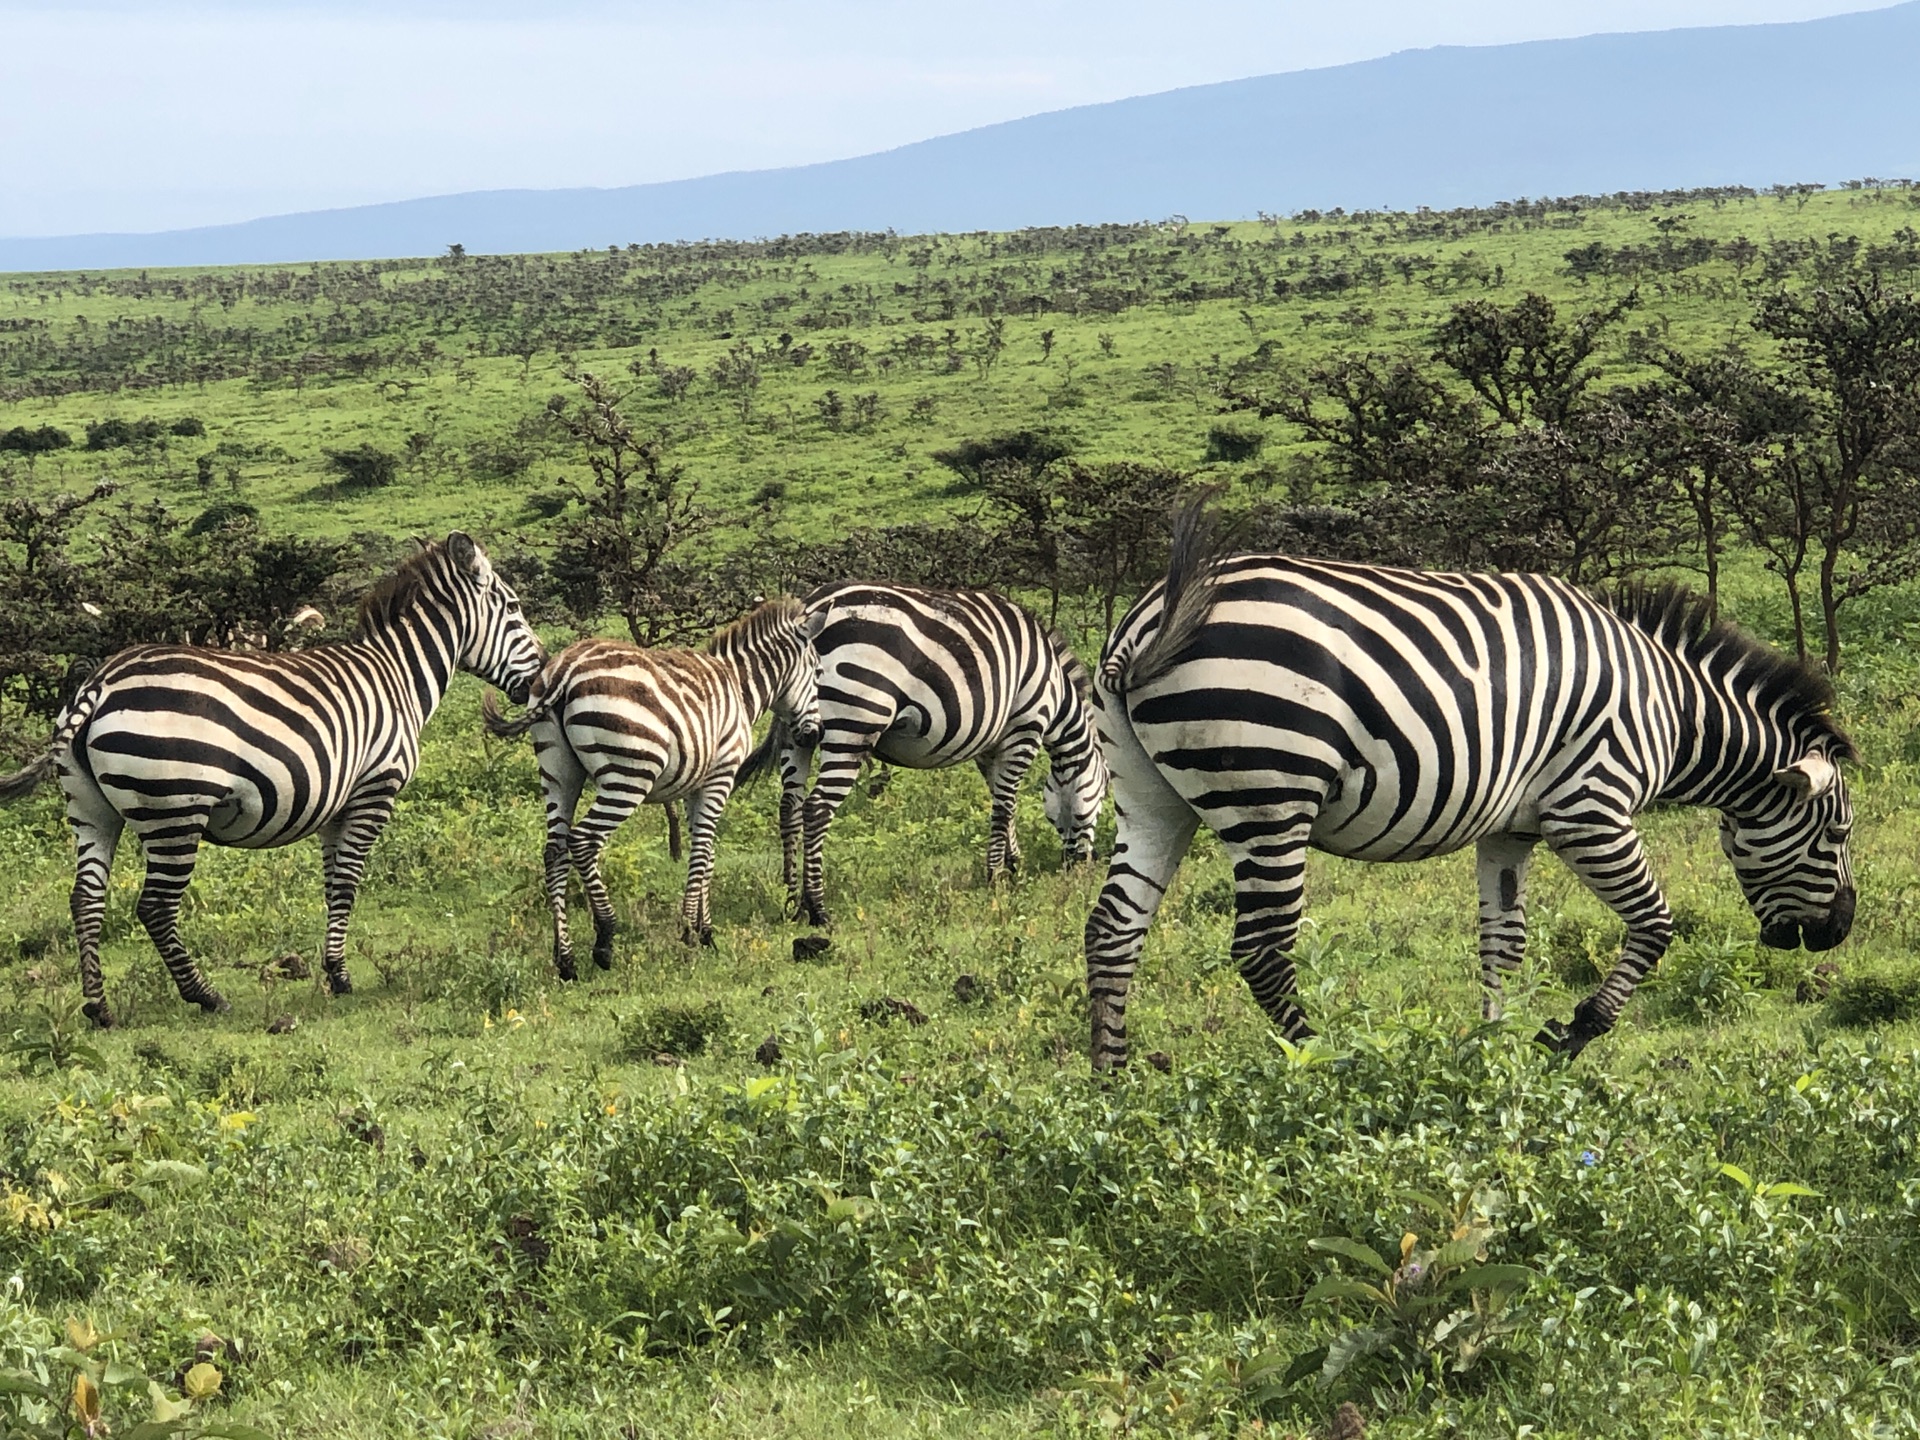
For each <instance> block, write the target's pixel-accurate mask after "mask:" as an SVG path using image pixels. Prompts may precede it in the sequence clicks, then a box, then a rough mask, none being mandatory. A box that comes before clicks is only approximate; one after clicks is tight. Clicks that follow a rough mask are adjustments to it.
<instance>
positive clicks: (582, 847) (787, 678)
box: [482, 596, 824, 980]
mask: <svg viewBox="0 0 1920 1440" xmlns="http://www.w3.org/2000/svg"><path fill="white" fill-rule="evenodd" d="M823 619H824V616H821V615H809V614H808V613H807V612H806V611H805V610H803V609H802V607H801V604H800V602H799V601H798V600H794V599H792V598H790V597H785V596H783V597H781V598H780V599H777V600H770V601H768V602H767V603H766V604H764V605H762V606H760V607H759V608H758V609H756V610H754V611H753V612H752V613H751V614H750V615H748V616H746V617H745V618H744V619H741V620H736V621H735V622H734V623H733V624H731V625H729V626H727V627H726V629H724V630H722V631H720V632H719V633H718V634H716V635H715V636H714V637H713V639H712V640H711V641H709V642H708V644H707V648H706V650H705V651H696V650H643V649H641V648H639V647H638V646H634V645H628V644H624V643H622V642H621V641H618V640H600V639H588V640H579V641H576V642H575V643H573V644H572V645H569V646H568V647H567V648H566V649H565V650H563V651H561V652H560V654H558V655H556V656H554V657H553V659H552V660H551V661H549V662H548V664H547V667H546V669H545V670H544V671H542V672H541V674H540V677H539V678H538V679H537V680H536V681H534V684H533V697H532V699H531V701H530V702H529V707H528V709H527V711H526V713H525V714H523V715H521V716H520V717H519V718H518V719H514V720H507V719H504V718H503V717H502V716H501V714H500V710H499V706H498V704H497V703H496V702H495V700H494V698H493V697H492V696H491V695H489V696H487V697H486V699H485V700H484V701H483V702H482V708H483V713H484V717H485V720H486V724H487V728H488V729H489V730H490V731H492V733H493V734H495V735H499V736H503V737H505V736H514V735H524V734H526V733H527V732H528V731H532V733H533V749H534V755H535V758H536V759H537V760H538V762H539V765H540V785H541V789H542V790H543V791H544V793H545V796H546V809H547V844H546V854H545V865H546V878H547V900H548V903H549V904H550V905H551V906H552V907H553V964H554V968H555V969H556V970H558V971H559V972H560V976H561V978H562V979H564V980H571V979H573V978H574V976H575V973H576V972H575V969H574V963H573V943H572V940H571V939H570V938H569V936H568V933H567V877H568V870H569V867H570V866H571V868H573V869H577V870H578V871H579V872H580V880H581V883H582V884H583V885H584V886H585V888H586V892H587V903H588V904H589V905H590V906H591V907H592V909H593V932H594V938H593V962H594V964H596V965H598V966H599V967H600V968H601V969H602V970H605V969H608V968H609V967H610V966H611V965H612V964H613V936H614V928H615V926H614V917H613V901H612V899H611V898H610V897H609V896H608V894H607V886H606V881H605V880H603V879H602V878H601V875H600V852H601V851H602V850H603V849H605V848H606V844H607V841H608V839H609V838H610V837H611V836H612V834H613V832H614V831H615V830H616V829H618V828H619V827H620V824H621V822H623V821H624V820H625V819H626V818H627V817H628V816H629V815H631V814H633V812H634V811H635V810H636V809H637V808H639V807H640V806H641V805H643V804H653V805H662V804H668V803H671V802H672V801H675V800H681V799H684V800H685V801H686V802H687V823H688V828H689V830H690V831H691V835H692V843H691V846H690V853H689V856H688V861H687V888H686V894H685V896H684V898H683V899H682V901H681V906H680V918H681V923H682V925H683V927H684V929H685V933H686V936H687V938H688V939H690V940H697V941H699V942H700V943H701V944H708V945H710V944H712V943H713V913H712V905H711V892H712V882H713V841H714V831H715V829H716V828H717V827H718V826H719V823H720V812H721V810H722V809H723V808H724V807H725V805H726V803H727V797H728V796H729V795H731V794H732V793H733V788H734V785H735V783H736V781H738V780H739V779H741V778H742V776H743V771H745V768H746V767H748V766H749V765H751V766H752V769H753V771H764V770H767V769H770V768H771V767H772V765H773V758H774V752H773V748H772V740H771V737H770V738H769V741H768V742H767V743H766V744H763V745H762V746H761V747H760V748H759V749H758V750H757V751H754V752H753V753H752V754H750V753H749V750H750V747H751V746H752V743H753V723H754V721H756V720H758V719H759V718H760V716H761V715H762V714H764V713H765V712H766V711H767V710H768V709H769V708H771V709H772V710H773V712H774V714H775V716H776V717H777V718H778V719H779V720H780V721H781V722H783V723H784V725H785V726H786V727H789V728H790V729H791V730H792V731H793V732H794V733H797V734H800V735H803V736H806V737H808V738H813V737H815V736H817V735H818V733H819V719H818V713H819V712H818V702H817V699H816V694H815V684H816V682H817V679H818V674H819V668H820V660H819V657H818V656H817V655H816V654H815V653H814V649H813V644H812V641H813V637H814V635H815V634H816V633H817V632H818V630H819V629H820V626H821V623H822V621H823ZM746 773H749V774H750V773H751V772H746ZM589 780H591V781H592V782H593V786H594V798H593V803H592V805H590V806H589V807H588V808H587V813H586V814H585V815H584V816H582V817H581V819H580V820H579V821H578V822H577V823H576V822H575V820H574V811H575V809H576V808H577V807H578V806H579V803H580V793H581V791H582V790H583V789H584V788H585V786H586V783H587V781H589Z"/></svg>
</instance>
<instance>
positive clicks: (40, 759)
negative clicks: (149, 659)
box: [0, 682, 100, 804]
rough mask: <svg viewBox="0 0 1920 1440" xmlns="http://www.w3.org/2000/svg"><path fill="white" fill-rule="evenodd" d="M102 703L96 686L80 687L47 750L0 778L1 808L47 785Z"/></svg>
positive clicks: (90, 684) (63, 715)
mask: <svg viewBox="0 0 1920 1440" xmlns="http://www.w3.org/2000/svg"><path fill="white" fill-rule="evenodd" d="M99 703H100V687H99V686H98V685H97V684H94V683H91V682H89V683H88V684H86V685H83V686H81V687H80V692H79V693H78V694H77V695H75V696H74V697H73V699H71V700H69V701H68V702H67V708H66V710H65V711H64V712H63V713H62V714H61V716H60V728H59V729H57V730H55V731H54V732H53V739H51V740H49V741H48V742H47V748H46V749H44V750H42V751H41V752H40V753H39V755H37V756H35V757H34V758H33V759H32V760H30V761H28V762H27V764H26V765H25V766H23V767H22V768H20V769H18V770H16V771H14V772H13V774H11V775H0V804H5V803H7V802H8V801H12V800H19V799H21V798H23V797H24V796H27V795H31V794H32V793H33V792H34V791H36V790H38V789H39V788H40V787H41V785H42V784H44V783H45V782H46V779H47V777H48V776H49V775H51V774H53V772H54V769H55V767H56V766H58V765H59V763H60V757H61V756H63V755H65V754H66V753H67V752H68V751H69V750H71V749H72V748H73V737H74V736H76V735H78V734H79V733H80V727H81V726H83V725H85V724H86V723H87V721H89V720H91V719H92V718H93V712H94V709H95V707H96V706H98V705H99Z"/></svg>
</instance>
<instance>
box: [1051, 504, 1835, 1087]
mask: <svg viewBox="0 0 1920 1440" xmlns="http://www.w3.org/2000/svg"><path fill="white" fill-rule="evenodd" d="M1207 535H1208V525H1207V523H1206V521H1205V519H1204V515H1203V512H1202V511H1201V509H1200V508H1199V507H1198V505H1197V504H1196V505H1195V506H1191V507H1189V508H1188V509H1187V510H1185V511H1184V512H1183V513H1182V514H1181V516H1180V518H1179V521H1178V523H1177V525H1176V531H1175V537H1174V547H1173V555H1172V560H1171V563H1170V565H1169V568H1168V572H1167V576H1166V578H1165V580H1163V581H1161V582H1159V583H1157V584H1156V585H1155V586H1154V587H1153V588H1152V589H1151V590H1149V591H1148V592H1147V593H1146V594H1145V595H1144V596H1142V597H1141V599H1140V600H1139V601H1138V602H1137V603H1136V604H1135V605H1134V607H1133V608H1132V609H1131V610H1130V611H1129V612H1128V614H1127V615H1126V616H1125V618H1124V619H1123V620H1122V621H1121V623H1120V625H1119V627H1118V628H1117V629H1116V630H1115V631H1114V632H1113V634H1112V636H1111V637H1109V639H1108V642H1107V647H1106V652H1105V654H1104V656H1103V658H1102V661H1101V668H1100V675H1099V679H1098V689H1099V691H1100V692H1101V693H1100V695H1099V702H1098V703H1099V706H1100V730H1101V737H1102V741H1103V743H1104V745H1105V747H1106V752H1107V761H1108V764H1109V765H1110V766H1111V767H1112V770H1113V790H1114V804H1115V808H1116V810H1117V812H1118V816H1119V819H1118V826H1119V829H1118V836H1117V839H1116V843H1115V847H1114V852H1113V859H1112V863H1111V865H1110V866H1109V868H1108V872H1107V880H1106V885H1105V887H1104V888H1103V889H1102V891H1101V893H1100V898H1099V901H1098V903H1097V904H1096V905H1095V906H1094V910H1093V913H1092V916H1091V917H1090V918H1089V919H1088V921H1087V930H1086V960H1087V988H1088V995H1089V999H1090V1003H1091V1011H1092V1028H1093V1035H1092V1044H1093V1063H1094V1065H1095V1067H1096V1068H1099V1069H1105V1068H1108V1067H1110V1066H1113V1065H1116V1064H1122V1063H1124V1062H1125V1059H1126V1053H1127V1052H1126V1044H1127V1038H1126V1035H1127V1032H1126V1003H1127V990H1128V986H1129V984H1130V982H1131V980H1132V976H1133V970H1134V965H1135V962H1136V961H1137V959H1138V957H1139V953H1140V945H1141V942H1142V940H1143V939H1144V938H1145V935H1146V931H1147V927H1148V925H1149V924H1150V923H1151V921H1152V919H1153V915H1154V911H1155V909H1156V908H1157V907H1158V906H1159V904H1160V901H1161V898H1162V896H1163V895H1164V894H1165V893H1166V888H1167V885H1168V884H1169V882H1170V881H1171V880H1172V878H1173V874H1174V871H1175V870H1176V869H1177V868H1178V866H1179V864H1180V860H1181V858H1182V856H1184V855H1185V854H1186V851H1187V846H1188V844H1189V842H1190V841H1191V840H1192V838H1193V835H1194V831H1195V830H1196V829H1197V828H1198V826H1199V825H1200V824H1201V823H1202V822H1203V821H1204V822H1205V823H1206V824H1207V825H1208V826H1210V827H1211V828H1212V829H1213V830H1214V832H1215V833H1216V834H1217V835H1218V836H1219V837H1220V840H1221V843H1222V844H1223V845H1224V846H1225V848H1226V851H1227V854H1228V855H1229V857H1230V858H1231V859H1232V862H1233V874H1234V886H1235V894H1236V904H1235V917H1236V918H1235V924H1234V933H1233V951H1232V953H1233V955H1234V957H1235V959H1236V960H1238V962H1239V965H1240V970H1241V973H1242V974H1243V975H1244V976H1245V978H1246V980H1247V983H1248V985H1249V986H1250V987H1251V989H1252V991H1253V994H1254V997H1255V998H1256V999H1257V1000H1258V1001H1259V1003H1260V1005H1261V1007H1262V1008H1263V1009H1265V1010H1266V1012H1267V1014H1268V1015H1269V1016H1270V1017H1272V1019H1273V1021H1274V1022H1275V1023H1276V1024H1277V1025H1278V1026H1279V1027H1280V1029H1281V1031H1282V1032H1283V1033H1284V1034H1286V1035H1287V1036H1288V1037H1290V1038H1299V1037H1301V1036H1305V1035H1308V1034H1311V1033H1312V1032H1311V1031H1310V1030H1309V1029H1308V1027H1307V1023H1306V1020H1305V1017H1304V1016H1302V1014H1301V1012H1300V1009H1299V1007H1298V1005H1297V1004H1296V1003H1295V1000H1294V989H1295V976H1294V966H1293V960H1292V958H1291V955H1290V952H1291V951H1292V949H1293V945H1294V940H1295V937H1296V936H1297V934H1298V932H1299V927H1300V918H1301V901H1302V877H1303V874H1304V871H1305V865H1306V854H1307V851H1308V850H1309V849H1317V850H1322V851H1325V852H1327V853H1330V854H1334V855H1344V856H1351V857H1354V858H1357V859H1365V860H1417V859H1422V858H1424V857H1426V856H1430V855H1443V854H1446V853H1447V852H1449V851H1452V850H1457V849H1460V848H1462V847H1464V846H1467V845H1472V846H1474V847H1476V851H1477V860H1478V864H1477V874H1478V881H1479V891H1480V957H1481V980H1482V983H1483V985H1484V987H1485V989H1484V996H1485V1013H1486V1015H1487V1016H1488V1017H1489V1018H1497V1017H1498V1015H1499V1014H1500V990H1501V977H1502V975H1503V974H1504V973H1506V972H1508V971H1511V970H1512V969H1514V968H1515V967H1517V966H1518V965H1519V964H1520V961H1521V957H1522V953H1523V948H1524V945H1525V942H1526V908H1525V907H1526V879H1527V862H1528V859H1529V857H1530V856H1531V855H1532V854H1533V851H1534V848H1535V846H1536V845H1538V844H1540V843H1542V842H1544V843H1545V844H1546V846H1547V848H1548V849H1549V850H1551V851H1552V852H1553V853H1554V854H1555V855H1557V856H1558V857H1559V858H1560V859H1561V860H1562V861H1563V862H1564V863H1565V864H1566V866H1567V868H1568V869H1570V870H1571V871H1573V873H1574V874H1575V875H1576V876H1578V877H1579V878H1580V880H1581V881H1582V882H1583V883H1584V884H1586V886H1587V887H1588V888H1589V889H1590V890H1592V891H1593V892H1594V894H1595V895H1596V896H1598V897H1599V898H1600V899H1601V900H1602V901H1603V902H1605V903H1606V905H1607V906H1608V907H1609V908H1610V909H1612V910H1613V911H1614V913H1615V914H1617V915H1618V916H1619V917H1620V918H1621V919H1622V920H1623V921H1625V922H1626V927H1627V933H1626V939H1625V943H1624V945H1623V947H1622V949H1621V952H1620V956H1619V959H1618V961H1617V963H1616V964H1615V965H1614V966H1613V967H1612V969H1611V970H1610V971H1609V973H1608V974H1607V975H1606V977H1605V979H1604V980H1603V981H1602V982H1601V984H1600V986H1599V988H1598V989H1597V990H1595V991H1594V993H1593V994H1591V995H1589V996H1588V997H1587V998H1586V999H1584V1000H1582V1001H1581V1002H1580V1003H1579V1005H1578V1006H1576V1007H1575V1009H1574V1013H1573V1018H1572V1020H1571V1021H1570V1022H1567V1023H1562V1022H1559V1021H1550V1022H1549V1023H1548V1025H1547V1027H1546V1029H1545V1030H1543V1031H1542V1032H1541V1035H1540V1039H1541V1040H1542V1041H1543V1042H1545V1043H1547V1044H1549V1045H1551V1046H1553V1047H1554V1048H1556V1049H1559V1050H1561V1051H1564V1052H1565V1053H1567V1054H1576V1053H1578V1052H1579V1050H1580V1049H1581V1048H1582V1047H1583V1046H1585V1045H1586V1044H1587V1043H1588V1042H1589V1041H1591V1040H1593V1039H1594V1038H1595V1037H1597V1036H1599V1035H1602V1034H1604V1033H1606V1031H1607V1030H1609V1029H1611V1028H1612V1026H1613V1024H1614V1022H1615V1020H1616V1019H1617V1018H1618V1016H1619V1014H1620V1010H1621V1007H1622V1006H1623V1005H1624V1004H1625V1002H1626V1000H1627V998H1628V997H1629V996H1630V995H1632V993H1633V990H1634V987H1635V986H1636V985H1637V984H1638V982H1639V981H1640V979H1641V977H1642V976H1644V975H1645V974H1646V972H1647V971H1648V970H1649V969H1651V968H1652V967H1653V966H1654V964H1655V963H1657V962H1658V960H1659V959H1660V956H1661V955H1662V954H1663V953H1664V952H1665V950H1666V948H1667V945H1668V942H1669V940H1670V938H1671V936H1672V933H1673V921H1672V917H1671V915H1670V914H1669V913H1668V910H1667V905H1666V901H1665V900H1664V899H1663V898H1662V896H1661V893H1660V888H1659V886H1658V885H1657V884H1656V883H1655V880H1654V877H1653V873H1652V871H1651V869H1650V868H1649V867H1648V864H1647V857H1646V854H1645V852H1644V850H1643V849H1642V848H1641V843H1640V838H1639V836H1638V834H1637V833H1636V832H1635V830H1634V824H1633V821H1634V816H1635V815H1636V814H1637V813H1638V812H1639V811H1640V810H1642V809H1644V808H1645V807H1646V806H1648V805H1650V804H1653V803H1655V802H1660V803H1667V804H1685V805H1706V806H1711V807H1713V808H1714V809H1717V810H1719V811H1720V813H1721V822H1720V840H1721V845H1722V848H1723V849H1724V850H1725V852H1726V854H1727V857H1728V858H1729V859H1730V860H1731V861H1732V862H1733V867H1734V870H1735V873H1736V874H1737V876H1738V877H1739V881H1740V884H1741V887H1742V889H1743V891H1744V892H1745V895H1746V899H1747V902H1748V904H1749V906H1750V907H1751V908H1752V910H1753V912H1754V914H1755V915H1756V916H1757V917H1758V919H1759V921H1760V926H1761V930H1760V938H1761V940H1762V941H1763V942H1764V943H1765V944H1767V945H1770V946H1776V947H1782V948H1790V947H1792V946H1794V945H1796V944H1800V943H1803V942H1804V943H1805V945H1806V946H1807V948H1808V949H1811V950H1824V949H1827V948H1829V947H1831V946H1834V945H1837V944H1839V943H1840V941H1842V940H1843V939H1845V938H1846V935H1847V931H1848V929H1849V928H1850V927H1851V925H1852V922H1853V911H1854V887H1853V879H1852V871H1851V867H1850V861H1849V854H1848V835H1849V833H1850V831H1851V829H1852V824H1853V810H1852V805H1851V802H1850V801H1849V799H1848V795H1847V785H1846V781H1845V779H1844V777H1843V776H1842V774H1841V772H1840V769H1839V762H1841V761H1844V760H1852V759H1854V758H1855V752H1854V748H1853V745H1852V743H1851V742H1850V741H1849V740H1848V739H1847V737H1846V736H1845V735H1844V734H1843V733H1842V732H1841V731H1840V729H1839V728H1838V726H1837V725H1836V724H1835V722H1834V719H1833V716H1832V713H1831V710H1832V704H1833V693H1832V689H1831V687H1830V686H1829V685H1828V684H1827V682H1826V680H1825V678H1824V677H1823V676H1821V675H1819V674H1817V673H1816V672H1814V671H1812V670H1810V669H1808V668H1806V667H1805V666H1802V665H1800V664H1797V663H1795V662H1793V661H1791V660H1789V659H1787V658H1786V657H1785V656H1782V655H1780V654H1779V653H1778V652H1776V651H1773V650H1771V649H1769V648H1768V647H1766V646H1764V645H1762V644H1760V643H1759V642H1757V641H1755V640H1753V639H1751V638H1749V637H1747V636H1746V635H1744V634H1742V633H1741V632H1739V631H1738V630H1736V629H1734V628H1733V627H1732V626H1730V625H1724V624H1717V623H1714V622H1713V621H1712V620H1711V618H1710V616H1709V613H1708V611H1707V609H1706V607H1705V605H1704V604H1703V603H1702V602H1701V601H1700V600H1698V599H1696V598H1694V597H1693V596H1691V595H1689V594H1688V593H1687V592H1685V591H1684V590H1682V589H1679V588H1678V587H1672V586H1662V587H1654V588H1647V587H1640V586H1626V587H1622V588H1620V589H1618V590H1616V591H1614V592H1612V593H1611V594H1607V595H1595V594H1589V593H1588V592H1586V591H1583V590H1580V589H1578V588H1576V587H1574V586H1572V585H1569V584H1566V583H1564V582H1561V581H1558V580H1553V579H1549V578H1547V577H1544V576H1539V575H1478V574H1474V575H1450V574H1431V573H1425V572H1420V571H1412V570H1396V569H1387V568H1382V567H1376V566H1368V565H1349V564H1339V563H1334V562H1331V561H1318V560H1300V559H1292V558H1289V557H1287V556H1282V555H1235V556H1231V557H1229V558H1223V559H1215V558H1214V556H1213V553H1212V545H1211V542H1210V541H1209V539H1208V538H1207Z"/></svg>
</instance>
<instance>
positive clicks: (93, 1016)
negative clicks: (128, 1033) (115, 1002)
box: [80, 1000, 113, 1030]
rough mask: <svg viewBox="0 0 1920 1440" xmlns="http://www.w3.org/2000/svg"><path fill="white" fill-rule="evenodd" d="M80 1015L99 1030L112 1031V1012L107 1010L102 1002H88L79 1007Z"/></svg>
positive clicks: (105, 1004) (104, 1002) (105, 1003)
mask: <svg viewBox="0 0 1920 1440" xmlns="http://www.w3.org/2000/svg"><path fill="white" fill-rule="evenodd" d="M80 1013H81V1014H82V1015H84V1016H86V1017H87V1019H89V1020H91V1021H92V1022H93V1023H94V1025H95V1026H96V1027H97V1028H99V1029H101V1030H111V1029H113V1011H111V1010H109V1009H108V1008H107V1002H106V1001H104V1000H89V1001H88V1002H87V1003H86V1004H84V1005H82V1006H81V1007H80Z"/></svg>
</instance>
